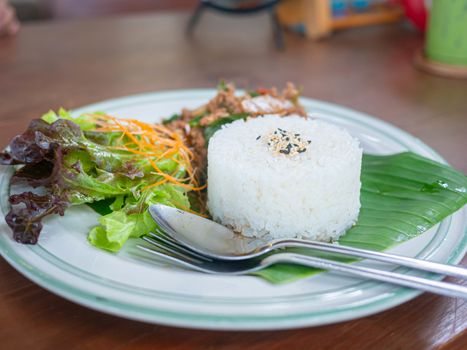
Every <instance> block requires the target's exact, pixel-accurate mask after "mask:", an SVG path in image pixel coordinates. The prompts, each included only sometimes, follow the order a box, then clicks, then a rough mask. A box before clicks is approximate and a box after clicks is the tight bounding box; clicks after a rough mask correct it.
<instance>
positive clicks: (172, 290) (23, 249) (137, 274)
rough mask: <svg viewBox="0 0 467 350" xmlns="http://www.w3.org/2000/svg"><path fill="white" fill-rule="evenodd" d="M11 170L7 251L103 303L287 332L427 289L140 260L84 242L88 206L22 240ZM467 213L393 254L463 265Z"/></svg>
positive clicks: (22, 266) (146, 315)
mask: <svg viewBox="0 0 467 350" xmlns="http://www.w3.org/2000/svg"><path fill="white" fill-rule="evenodd" d="M214 94H215V91H214V90H185V91H173V92H161V93H150V94H144V95H138V96H130V97H124V98H119V99H115V100H110V101H106V102H102V103H98V104H94V105H91V106H87V107H83V108H80V109H79V110H77V111H75V112H76V113H80V112H84V111H96V110H101V111H106V112H108V113H110V114H113V115H116V116H119V117H132V118H140V119H141V120H143V121H148V122H154V121H157V120H158V119H159V118H160V117H161V116H168V115H171V114H172V113H174V112H177V111H179V110H180V109H181V108H182V107H195V106H198V105H200V104H202V103H205V102H206V101H207V100H208V99H209V98H210V97H212V96H213V95H214ZM301 101H302V103H303V104H304V105H305V107H306V108H307V110H308V111H309V112H311V113H313V114H314V115H315V116H316V117H319V118H322V119H325V120H329V121H331V122H333V123H336V124H339V125H342V126H344V127H346V128H347V129H348V130H349V131H350V132H351V133H352V134H353V135H354V136H356V137H358V138H359V139H360V141H361V143H362V146H363V148H364V150H365V151H366V152H369V153H377V154H389V153H395V152H400V151H404V150H411V151H413V152H416V153H419V154H421V155H423V156H426V157H428V158H432V159H434V160H437V161H441V162H443V159H442V158H441V157H440V156H439V155H438V154H437V153H436V152H434V151H433V150H432V149H430V148H429V147H428V146H427V145H425V144H423V143H422V142H420V141H419V140H417V139H416V138H414V137H413V136H411V135H409V134H407V133H405V132H403V131H401V130H400V129H397V128H395V127H394V126H391V125H389V124H386V123H384V122H382V121H380V120H377V119H374V118H372V117H370V116H367V115H364V114H362V113H359V112H356V111H352V110H349V109H346V108H342V107H338V106H336V105H332V104H329V103H325V102H320V101H315V100H311V99H306V98H303V99H302V100H301ZM8 173H9V171H8V170H7V168H5V167H4V168H2V169H1V171H0V184H1V186H0V187H1V190H2V193H1V197H0V198H2V200H3V204H2V209H1V210H2V213H0V215H1V217H2V222H1V223H0V250H1V253H2V255H3V257H4V258H5V259H6V260H7V261H8V262H9V263H10V264H11V265H12V266H14V267H15V268H16V269H17V270H18V271H19V272H21V273H22V274H24V275H25V276H26V277H28V278H29V279H31V280H32V281H34V282H36V283H37V284H39V285H40V286H42V287H44V288H46V289H48V290H50V291H52V292H53V293H56V294H58V295H60V296H62V297H64V298H67V299H69V300H72V301H74V302H76V303H79V304H81V305H84V306H87V307H90V308H93V309H96V310H100V311H103V312H107V313H110V314H114V315H118V316H122V317H126V318H130V319H136V320H142V321H147V322H154V323H159V324H167V325H176V326H183V327H191V328H208V329H232V330H233V329H247V330H253V329H257V330H259V329H284V328H295V327H303V326H314V325H322V324H328V323H333V322H338V321H344V320H350V319H354V318H357V317H362V316H366V315H370V314H374V313H376V312H379V311H382V310H386V309H389V308H391V307H394V306H396V305H399V304H401V303H403V302H406V301H407V300H410V299H412V298H414V297H416V296H417V295H419V294H420V293H419V292H417V291H414V290H409V289H404V288H399V287H394V286H391V285H386V284H381V283H375V282H371V281H364V280H358V279H354V278H348V277H344V276H338V275H335V274H332V273H323V274H319V275H316V276H313V277H311V278H308V279H305V280H300V281H298V282H294V283H290V284H285V285H272V284H269V283H268V282H265V281H264V280H262V279H260V278H258V277H250V276H239V277H225V276H212V275H205V274H200V273H196V272H191V271H186V270H181V269H176V268H173V267H169V266H165V265H162V264H158V263H150V262H143V261H137V260H135V259H134V258H132V255H131V254H130V253H131V251H132V250H134V249H135V248H134V247H133V245H134V243H135V241H136V240H133V241H132V242H130V244H127V246H126V247H125V249H124V250H123V251H122V252H120V253H119V254H116V255H114V254H111V253H106V252H104V251H101V250H98V249H96V248H94V247H92V246H90V245H89V244H88V242H87V240H86V233H87V232H88V230H89V229H90V228H91V227H92V226H94V225H95V224H96V223H97V215H96V214H95V213H94V212H93V211H92V210H91V209H89V208H88V207H86V206H81V207H76V208H71V209H70V210H68V211H67V213H66V215H65V216H64V217H53V218H49V219H48V220H46V224H45V225H44V229H43V232H42V234H41V237H40V240H39V244H37V245H35V246H31V245H22V244H18V243H15V242H14V241H13V239H12V238H11V231H10V229H9V228H8V226H7V225H6V223H5V221H4V220H3V217H4V215H5V210H6V209H7V205H6V198H7V191H8ZM466 217H467V208H464V209H461V210H459V211H458V212H457V213H455V214H454V215H452V216H450V217H449V218H447V219H446V220H444V221H443V222H442V223H441V224H439V225H437V226H436V227H435V228H433V229H431V230H429V231H427V232H425V233H424V234H422V235H421V236H419V237H417V238H415V239H413V240H411V241H409V242H406V243H404V244H402V245H400V246H398V247H397V248H395V249H392V250H391V251H392V252H395V253H399V254H403V255H407V256H416V257H420V258H426V259H430V260H433V261H439V262H449V263H457V262H459V261H460V259H461V258H462V257H463V256H464V254H465V252H466V250H467V238H466V235H465V231H466V226H467V225H466V222H467V220H466ZM366 264H367V265H372V266H374V265H376V264H370V263H366ZM378 266H380V267H383V268H389V267H388V266H386V265H378ZM398 270H399V271H401V272H406V270H404V269H398Z"/></svg>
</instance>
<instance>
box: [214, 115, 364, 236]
mask: <svg viewBox="0 0 467 350" xmlns="http://www.w3.org/2000/svg"><path fill="white" fill-rule="evenodd" d="M277 128H281V129H284V130H286V131H290V132H293V133H300V135H301V138H302V140H310V141H311V143H310V144H309V146H308V149H307V150H306V151H305V152H303V153H300V154H298V155H296V156H293V157H290V156H286V155H283V154H278V155H277V154H276V155H275V154H274V153H273V152H272V151H270V150H269V149H268V145H267V142H266V140H265V139H266V136H267V135H268V134H270V133H271V132H273V131H274V130H276V129H277ZM258 136H261V138H260V139H259V140H257V137H258ZM361 162H362V149H361V148H360V146H359V142H358V141H357V139H355V138H353V137H352V136H350V134H349V133H348V132H347V131H346V130H344V129H342V128H340V127H338V126H335V125H332V124H329V123H326V122H322V121H317V120H311V119H304V118H302V117H299V116H289V117H282V118H281V117H278V116H274V115H269V116H264V117H259V118H251V119H249V120H247V121H243V120H238V121H235V122H233V123H231V124H228V125H226V126H224V127H223V128H222V129H221V130H219V131H218V132H216V133H215V134H214V136H213V137H212V138H211V139H210V141H209V147H208V209H209V211H210V213H211V215H212V217H213V219H214V220H216V221H217V222H220V223H222V224H224V225H226V226H229V227H231V228H232V229H233V230H235V231H236V232H239V233H241V234H243V235H245V236H248V237H263V236H266V235H270V236H272V237H273V238H281V237H288V238H293V237H298V238H309V239H312V240H319V241H327V242H329V241H335V240H337V239H338V238H339V237H340V236H341V235H342V234H343V233H344V232H345V231H346V230H347V229H348V228H349V227H350V226H352V225H353V224H354V223H355V221H356V219H357V217H358V213H359V210H360V170H361Z"/></svg>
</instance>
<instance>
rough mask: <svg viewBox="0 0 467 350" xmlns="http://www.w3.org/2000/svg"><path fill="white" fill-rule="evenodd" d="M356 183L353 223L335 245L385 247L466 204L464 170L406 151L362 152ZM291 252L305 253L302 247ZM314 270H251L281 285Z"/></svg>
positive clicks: (291, 267)
mask: <svg viewBox="0 0 467 350" xmlns="http://www.w3.org/2000/svg"><path fill="white" fill-rule="evenodd" d="M361 181H362V188H361V194H360V201H361V209H360V214H359V217H358V220H357V224H356V225H355V226H353V227H352V228H350V229H349V230H348V231H347V232H346V233H345V235H343V236H342V237H341V238H340V239H339V244H340V245H346V246H352V247H358V248H364V249H370V250H377V251H382V250H386V249H388V248H391V247H393V246H395V245H397V244H400V243H403V242H405V241H407V240H409V239H411V238H414V237H417V236H419V235H420V234H422V233H423V232H425V231H426V230H428V229H429V228H430V227H432V226H434V225H435V224H437V223H439V222H440V221H442V220H443V219H444V218H446V217H447V216H449V215H451V214H453V213H454V212H455V211H457V210H458V209H460V208H462V207H463V206H464V205H465V204H467V177H466V176H465V175H464V174H462V173H460V172H458V171H456V170H454V169H453V168H451V167H449V166H447V165H444V164H440V163H437V162H435V161H432V160H429V159H427V158H424V157H422V156H419V155H417V154H415V153H411V152H405V153H398V154H394V155H389V156H376V155H369V154H365V155H364V156H363V162H362V174H361ZM291 251H294V252H299V253H302V254H303V253H305V251H304V250H303V249H291ZM314 255H315V256H316V255H317V254H314ZM318 255H322V254H318ZM327 257H329V255H327ZM333 258H334V259H335V260H339V261H345V262H351V261H355V260H354V259H350V258H342V257H341V258H337V257H336V256H334V257H333ZM318 272H321V270H318V269H314V268H310V267H304V266H298V265H292V264H281V265H275V266H271V267H269V268H267V269H265V270H262V271H260V272H257V273H255V274H256V275H258V276H261V277H263V278H265V279H266V280H268V281H270V282H273V283H286V282H291V281H294V280H297V279H300V278H304V277H308V276H310V275H313V274H316V273H318Z"/></svg>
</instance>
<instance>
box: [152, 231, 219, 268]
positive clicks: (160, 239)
mask: <svg viewBox="0 0 467 350" xmlns="http://www.w3.org/2000/svg"><path fill="white" fill-rule="evenodd" d="M149 236H151V237H153V238H154V239H155V241H158V242H163V243H164V244H166V245H167V246H169V247H171V248H174V249H178V250H180V251H181V252H184V253H186V254H189V255H190V256H193V257H197V258H199V259H202V260H205V261H212V260H213V259H211V258H209V257H207V256H204V255H201V254H199V253H197V252H195V251H193V250H191V249H189V248H187V247H185V246H182V245H181V244H180V243H178V242H177V241H175V240H172V239H168V238H167V237H166V236H158V235H156V234H155V233H153V232H150V233H149ZM146 242H147V241H146Z"/></svg>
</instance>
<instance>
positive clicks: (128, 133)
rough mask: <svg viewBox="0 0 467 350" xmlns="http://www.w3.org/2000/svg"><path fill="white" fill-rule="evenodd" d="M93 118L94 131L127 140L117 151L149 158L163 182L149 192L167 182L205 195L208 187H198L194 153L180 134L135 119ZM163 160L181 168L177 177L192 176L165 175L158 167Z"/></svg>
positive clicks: (107, 116) (102, 115) (92, 116)
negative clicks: (183, 173)
mask: <svg viewBox="0 0 467 350" xmlns="http://www.w3.org/2000/svg"><path fill="white" fill-rule="evenodd" d="M89 117H90V118H91V119H92V120H93V122H94V123H95V124H96V128H95V129H94V131H99V132H118V133H121V134H122V136H121V137H120V141H123V139H124V138H125V137H126V138H127V140H128V142H125V143H123V144H122V145H119V146H115V147H114V148H115V149H117V150H121V151H126V152H129V153H132V154H135V155H137V156H140V157H143V158H145V159H146V160H147V161H148V163H149V164H150V165H151V167H152V168H153V169H154V171H155V172H154V173H155V174H156V175H159V176H161V177H162V180H160V181H157V182H155V183H153V184H151V185H149V186H146V187H145V188H151V187H155V186H159V185H161V184H164V183H166V182H170V183H173V184H175V185H177V186H180V187H183V188H186V189H187V190H191V191H201V190H203V189H204V188H206V186H205V185H204V186H199V185H198V183H197V181H196V178H195V171H194V169H193V167H192V164H191V161H192V159H193V157H194V155H193V152H192V151H191V150H190V149H189V148H188V147H187V146H186V145H185V142H184V141H183V139H182V137H181V136H180V135H179V134H178V133H176V132H174V131H171V130H170V129H168V128H166V127H165V126H163V125H161V124H148V123H144V122H141V121H139V120H135V119H117V118H115V117H112V116H109V115H105V114H89ZM162 159H171V160H172V161H174V162H175V163H176V164H177V168H178V169H177V170H176V171H174V174H176V173H177V172H178V171H179V169H184V170H186V173H187V174H188V176H187V177H186V178H184V179H180V178H177V177H175V176H173V175H174V174H168V173H165V172H164V171H162V170H161V169H160V168H159V166H158V165H157V162H158V161H160V160H162Z"/></svg>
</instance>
